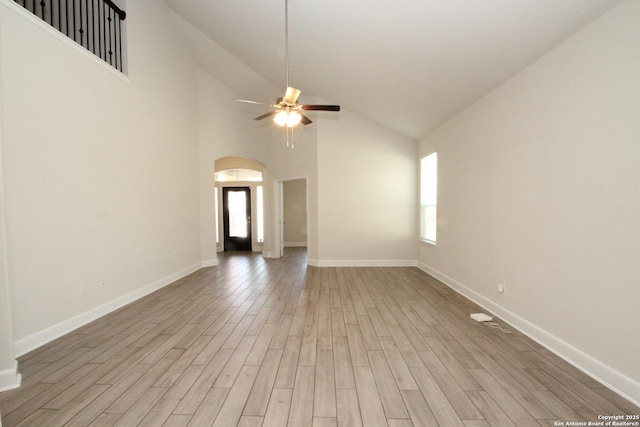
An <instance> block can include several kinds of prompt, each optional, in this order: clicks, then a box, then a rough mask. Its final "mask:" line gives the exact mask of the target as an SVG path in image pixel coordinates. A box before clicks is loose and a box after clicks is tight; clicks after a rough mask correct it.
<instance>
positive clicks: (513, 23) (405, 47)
mask: <svg viewBox="0 0 640 427" xmlns="http://www.w3.org/2000/svg"><path fill="white" fill-rule="evenodd" d="M284 1H285V0H166V2H167V3H168V4H169V5H170V7H171V8H172V9H174V10H175V11H176V12H177V13H178V14H179V15H180V16H182V17H183V18H184V19H185V20H186V21H188V22H190V23H191V24H192V25H193V26H195V27H196V28H198V29H199V30H201V31H202V32H203V33H204V34H206V35H207V36H208V37H210V38H211V39H212V40H214V41H215V42H216V43H217V44H219V45H220V46H221V47H222V48H224V49H225V50H226V51H228V52H229V53H231V54H232V55H233V56H235V57H236V58H237V59H238V60H239V61H241V62H242V63H244V64H246V65H248V66H249V67H250V68H251V69H253V70H254V71H255V72H256V73H257V74H258V75H260V76H262V77H263V78H264V79H265V80H266V81H268V82H270V83H272V84H273V85H276V86H277V87H282V94H281V95H280V96H282V95H284V88H285V77H284ZM619 2H620V0H482V1H478V0H398V1H390V0H289V56H290V85H291V86H294V87H297V88H300V89H302V91H303V94H304V95H312V96H317V97H320V98H321V99H323V100H325V101H327V102H329V103H332V104H333V103H336V104H340V105H341V106H342V107H343V108H346V109H348V110H351V111H353V112H355V113H357V114H359V115H361V116H363V117H366V118H368V119H370V120H372V121H375V122H378V123H381V124H383V125H385V126H387V127H389V128H391V129H393V130H396V131H397V132H399V133H402V134H404V135H407V136H409V137H411V138H414V139H416V140H419V139H421V138H422V137H424V136H425V135H427V134H428V133H429V132H431V131H433V130H434V129H436V128H437V127H438V126H440V125H441V124H442V123H443V122H445V121H446V120H447V119H449V118H451V117H452V116H453V115H455V114H456V113H458V112H459V111H461V110H462V109H464V108H465V107H466V106H468V105H470V104H472V103H473V102H475V101H476V100H477V99H479V98H480V97H482V96H483V95H484V94H486V93H488V92H489V91H491V90H492V89H493V88H495V87H496V86H498V85H499V84H501V83H502V82H504V81H506V80H508V79H509V78H510V77H511V76H513V75H514V74H516V73H517V72H518V71H520V70H522V69H523V68H524V67H526V66H527V65H529V64H531V63H532V62H534V61H535V60H536V59H537V58H539V57H540V56H542V55H543V54H544V53H546V52H547V51H549V50H550V49H551V48H553V47H554V46H556V45H558V44H559V43H560V42H562V41H563V40H564V39H566V38H567V37H569V36H570V35H572V34H573V33H575V32H576V31H578V30H579V29H580V28H582V27H584V26H585V25H586V24H588V23H589V22H591V21H592V20H594V19H595V18H596V17H598V16H600V15H602V14H603V13H604V12H606V11H607V10H609V9H611V8H612V7H613V6H615V5H616V4H618V3H619ZM199 55H207V53H206V52H203V49H199ZM211 55H214V53H213V52H211ZM198 60H199V61H200V62H201V63H209V64H212V63H215V60H214V59H212V58H199V59H198ZM576 71H577V72H579V70H576ZM235 82H236V83H235V85H236V86H240V87H232V89H234V90H236V91H238V92H239V93H240V94H242V96H245V97H249V98H252V99H256V96H257V94H256V95H254V94H252V93H248V92H250V91H249V90H248V87H249V86H250V85H249V84H247V85H246V87H241V86H242V80H241V79H236V80H235ZM258 99H259V100H263V101H269V102H272V101H275V99H260V98H258Z"/></svg>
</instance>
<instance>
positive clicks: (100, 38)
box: [98, 1, 104, 58]
mask: <svg viewBox="0 0 640 427" xmlns="http://www.w3.org/2000/svg"><path fill="white" fill-rule="evenodd" d="M102 10H103V11H104V5H102ZM101 16H102V15H101V13H100V1H98V56H99V57H100V58H102V23H101V22H100V21H101Z"/></svg>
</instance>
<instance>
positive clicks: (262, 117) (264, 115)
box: [253, 110, 279, 120]
mask: <svg viewBox="0 0 640 427" xmlns="http://www.w3.org/2000/svg"><path fill="white" fill-rule="evenodd" d="M278 112H279V111H278V110H276V111H269V112H268V113H264V114H263V115H261V116H258V117H256V118H255V119H253V120H263V119H266V118H267V117H271V116H275V115H276V114H278Z"/></svg>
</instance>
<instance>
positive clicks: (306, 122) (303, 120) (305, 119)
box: [300, 114, 313, 125]
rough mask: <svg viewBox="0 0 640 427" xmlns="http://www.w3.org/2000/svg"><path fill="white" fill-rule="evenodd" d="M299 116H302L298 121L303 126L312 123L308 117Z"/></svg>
mask: <svg viewBox="0 0 640 427" xmlns="http://www.w3.org/2000/svg"><path fill="white" fill-rule="evenodd" d="M300 115H301V116H302V119H300V123H302V124H303V125H310V124H311V123H313V122H312V121H311V119H310V118H309V117H307V116H305V115H304V114H300Z"/></svg>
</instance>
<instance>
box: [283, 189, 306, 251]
mask: <svg viewBox="0 0 640 427" xmlns="http://www.w3.org/2000/svg"><path fill="white" fill-rule="evenodd" d="M278 184H279V185H278V186H279V216H278V217H279V221H278V225H279V233H278V234H279V236H278V237H279V239H278V240H279V252H280V254H279V255H280V257H283V256H284V248H285V247H304V248H306V247H307V245H308V212H307V205H308V200H307V179H306V178H296V179H290V180H284V181H279V182H278Z"/></svg>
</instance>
